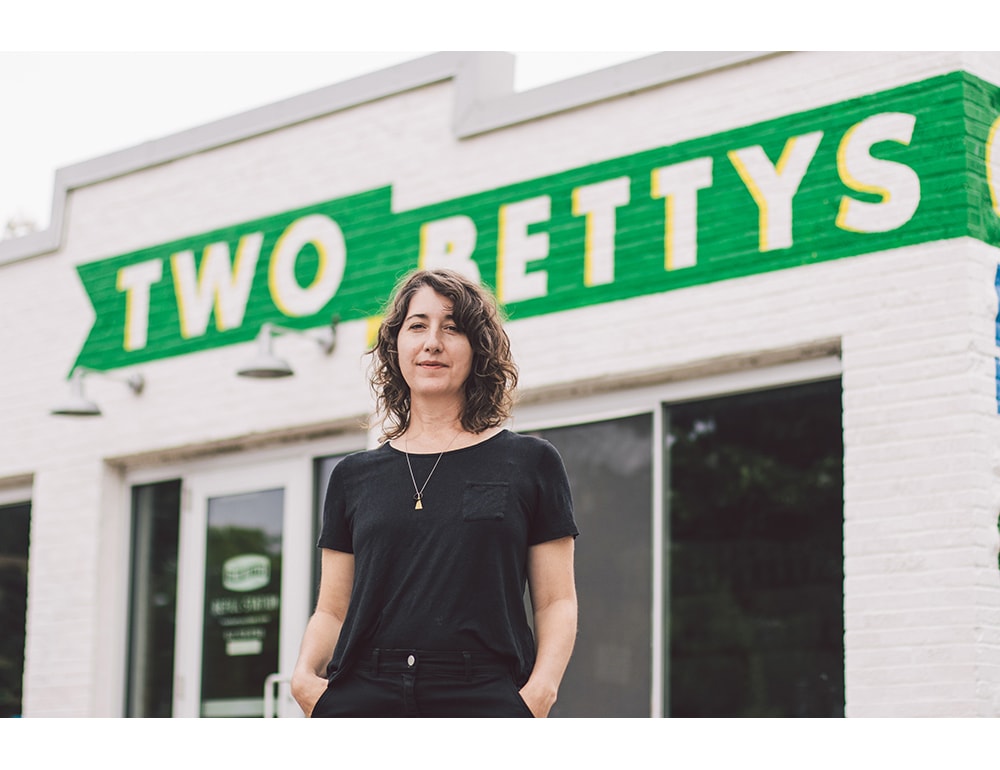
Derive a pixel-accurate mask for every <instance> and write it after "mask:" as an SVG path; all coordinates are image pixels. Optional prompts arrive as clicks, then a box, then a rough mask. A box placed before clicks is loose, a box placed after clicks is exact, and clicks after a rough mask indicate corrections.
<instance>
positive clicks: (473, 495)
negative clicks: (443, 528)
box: [462, 481, 510, 521]
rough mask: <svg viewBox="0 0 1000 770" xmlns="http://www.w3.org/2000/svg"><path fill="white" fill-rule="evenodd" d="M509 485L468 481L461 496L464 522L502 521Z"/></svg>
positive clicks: (498, 482)
mask: <svg viewBox="0 0 1000 770" xmlns="http://www.w3.org/2000/svg"><path fill="white" fill-rule="evenodd" d="M509 491H510V484H508V483H507V482H506V481H468V482H466V484H465V492H464V494H463V495H462V519H463V520H465V521H502V520H503V517H504V511H506V510H507V495H508V493H509Z"/></svg>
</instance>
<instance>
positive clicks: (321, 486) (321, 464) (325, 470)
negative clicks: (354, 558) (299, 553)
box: [310, 455, 347, 607]
mask: <svg viewBox="0 0 1000 770" xmlns="http://www.w3.org/2000/svg"><path fill="white" fill-rule="evenodd" d="M346 456H347V455H331V456H329V457H319V458H317V459H316V460H315V461H314V464H313V481H314V486H313V512H314V515H313V527H314V529H313V538H312V542H313V544H314V545H315V544H316V543H318V542H319V535H320V532H322V531H323V503H324V502H326V488H327V486H328V485H329V483H330V474H331V473H333V469H334V468H336V467H337V465H338V463H340V461H341V460H343V459H344V458H345V457H346ZM312 555H313V575H312V577H313V580H312V585H313V595H312V603H311V604H310V607H315V606H316V600H317V599H318V598H319V581H320V565H321V563H322V552H321V551H320V549H319V548H318V547H316V548H313V552H312Z"/></svg>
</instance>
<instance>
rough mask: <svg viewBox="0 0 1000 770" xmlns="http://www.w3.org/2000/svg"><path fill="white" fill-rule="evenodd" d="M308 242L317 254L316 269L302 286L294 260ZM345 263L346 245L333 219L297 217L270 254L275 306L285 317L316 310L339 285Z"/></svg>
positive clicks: (313, 215) (315, 215) (303, 314)
mask: <svg viewBox="0 0 1000 770" xmlns="http://www.w3.org/2000/svg"><path fill="white" fill-rule="evenodd" d="M309 243H311V244H312V245H313V246H315V247H316V251H317V253H318V254H319V269H318V270H317V271H316V277H315V278H314V279H313V282H312V283H311V284H310V285H309V286H306V287H303V286H300V285H299V282H298V280H297V279H296V278H295V261H296V259H297V258H298V256H299V252H300V251H301V250H302V248H303V247H304V246H305V245H306V244H309ZM346 264H347V246H346V245H345V243H344V234H343V232H341V230H340V226H339V225H338V224H337V223H336V222H334V221H333V220H332V219H330V217H326V216H323V215H322V214H311V215H309V216H305V217H302V218H301V219H296V220H295V221H294V222H292V224H290V225H289V226H288V228H287V229H286V230H285V232H283V233H282V234H281V237H280V238H279V239H278V242H277V243H276V244H275V246H274V251H273V252H272V253H271V264H270V267H269V273H268V286H270V288H271V298H272V299H273V300H274V304H275V306H276V307H277V308H278V309H279V310H280V311H281V312H282V313H284V314H285V315H287V316H306V315H313V314H314V313H318V312H319V311H320V310H322V309H323V306H324V305H326V303H327V302H329V301H330V300H331V299H333V295H334V294H336V293H337V289H339V288H340V281H341V280H342V279H343V277H344V267H345V266H346Z"/></svg>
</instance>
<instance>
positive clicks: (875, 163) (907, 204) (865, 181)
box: [837, 112, 920, 233]
mask: <svg viewBox="0 0 1000 770" xmlns="http://www.w3.org/2000/svg"><path fill="white" fill-rule="evenodd" d="M916 122H917V119H916V118H915V117H914V116H913V115H909V114H907V113H903V112H885V113H882V114H881V115H872V116H871V117H870V118H865V119H864V120H862V121H861V122H860V123H857V124H856V125H854V126H852V127H851V128H850V129H849V130H848V131H847V133H846V134H844V138H843V139H841V140H840V147H839V148H838V149H837V170H838V171H839V172H840V178H841V180H843V182H844V184H846V185H847V186H848V187H850V188H851V189H852V190H857V191H858V192H866V193H872V194H874V195H878V196H880V197H881V198H882V200H881V201H879V202H878V203H868V202H866V201H859V200H856V199H855V198H849V197H847V196H846V195H845V196H844V197H843V198H841V199H840V211H839V212H838V214H837V227H839V228H841V229H842V230H852V231H854V232H858V233H884V232H887V231H889V230H895V229H896V228H897V227H902V226H903V225H905V224H906V223H907V222H909V221H910V219H911V218H912V217H913V215H914V214H915V213H916V211H917V206H919V205H920V178H919V177H918V176H917V173H916V172H915V171H914V170H913V169H912V168H910V167H909V166H904V165H903V164H902V163H895V162H893V161H889V160H880V159H878V158H873V157H872V156H871V148H872V145H873V144H876V143H877V142H899V143H900V144H905V145H907V146H908V145H909V144H910V138H911V137H912V136H913V126H914V124H915V123H916Z"/></svg>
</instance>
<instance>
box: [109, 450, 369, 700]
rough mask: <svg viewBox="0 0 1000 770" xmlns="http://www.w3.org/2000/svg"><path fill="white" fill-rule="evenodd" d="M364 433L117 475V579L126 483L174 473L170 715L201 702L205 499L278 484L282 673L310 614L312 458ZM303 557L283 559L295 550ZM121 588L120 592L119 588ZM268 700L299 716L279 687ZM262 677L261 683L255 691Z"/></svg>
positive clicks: (127, 516)
mask: <svg viewBox="0 0 1000 770" xmlns="http://www.w3.org/2000/svg"><path fill="white" fill-rule="evenodd" d="M368 441H369V437H368V435H367V434H366V433H364V432H363V431H354V432H347V433H344V434H340V435H337V436H331V437H329V438H326V439H322V440H315V441H302V442H298V443H293V444H289V445H287V446H282V447H269V448H262V449H253V450H247V451H240V452H231V453H226V454H224V455H210V456H201V457H195V458H191V459H189V460H183V461H178V462H170V463H163V464H144V465H143V467H141V468H133V469H130V470H126V471H125V472H124V473H123V474H122V476H121V487H120V492H121V510H122V512H123V519H124V521H123V524H124V530H125V531H124V536H123V537H122V538H121V548H122V550H123V553H122V556H121V561H120V564H121V569H120V572H119V574H120V575H122V578H121V579H122V582H123V583H124V584H127V583H128V580H129V575H130V573H131V569H132V553H131V528H132V503H131V495H132V488H133V487H134V486H136V485H141V484H153V483H157V482H161V481H168V480H171V479H180V480H181V506H180V507H181V510H180V532H179V538H178V576H177V611H176V626H177V627H176V632H175V639H174V655H175V658H174V688H173V689H174V704H173V713H172V715H173V716H175V717H181V716H186V717H197V716H198V715H199V713H200V704H201V697H200V693H201V657H202V655H201V652H202V650H201V647H202V633H203V626H204V617H203V614H202V613H203V610H204V589H205V586H204V579H205V540H206V530H205V525H206V522H207V500H208V499H209V498H210V497H218V496H220V495H227V494H240V493H243V492H252V491H256V490H264V489H275V488H278V487H281V488H283V489H284V490H285V497H284V503H283V506H284V516H283V521H282V552H283V554H284V555H285V558H283V559H282V575H281V597H282V598H281V619H280V626H279V627H280V635H281V636H280V640H279V653H278V669H279V671H278V672H275V673H281V674H290V673H291V670H292V668H293V666H294V664H295V660H296V658H297V656H298V649H299V645H300V643H301V640H302V634H303V632H304V631H305V627H306V623H307V622H308V620H309V617H310V615H311V614H312V610H313V607H312V606H311V602H312V596H313V587H312V585H311V583H312V580H313V568H312V565H313V559H312V558H311V552H312V549H313V548H315V547H316V542H315V533H314V520H315V506H316V504H317V501H316V499H315V495H314V488H315V483H316V479H315V461H316V459H317V458H320V457H326V456H329V455H339V454H346V453H349V452H354V451H358V450H360V449H364V448H365V446H366V444H367V443H368ZM300 552H301V553H303V555H304V558H290V556H293V555H295V554H296V553H300ZM123 593H124V594H127V593H128V592H127V591H125V592H123ZM118 614H119V623H118V627H119V629H120V631H119V636H120V638H121V639H122V640H123V644H124V643H125V641H126V640H127V638H128V634H129V629H130V624H131V617H130V609H129V606H128V601H127V598H125V599H124V600H123V601H122V602H121V603H120V608H119V613H118ZM121 661H122V662H121V664H120V666H119V672H120V673H119V676H120V681H121V685H120V686H119V687H118V690H119V693H118V708H117V711H118V713H120V714H124V708H125V692H126V688H127V686H128V681H127V680H128V666H127V655H123V656H122V657H121ZM283 689H284V692H283V693H279V697H278V698H277V699H276V701H275V707H276V709H277V715H278V716H289V717H290V716H301V715H302V714H301V711H300V710H299V709H298V706H297V705H296V704H295V701H294V700H293V699H292V698H291V695H290V693H289V692H288V691H287V686H286V687H284V688H283ZM263 696H264V682H261V697H262V698H263Z"/></svg>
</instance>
